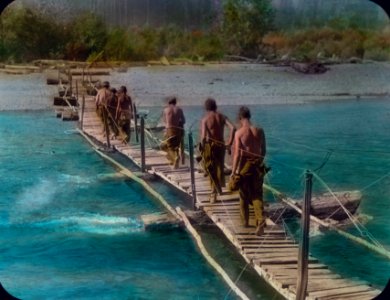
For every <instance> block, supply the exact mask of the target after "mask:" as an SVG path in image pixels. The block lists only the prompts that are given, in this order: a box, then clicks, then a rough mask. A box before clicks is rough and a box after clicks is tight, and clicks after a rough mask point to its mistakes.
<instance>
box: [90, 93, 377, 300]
mask: <svg viewBox="0 0 390 300" xmlns="http://www.w3.org/2000/svg"><path fill="white" fill-rule="evenodd" d="M94 105H95V104H94V98H93V97H86V106H87V107H91V109H88V110H85V115H84V132H85V133H86V134H87V135H89V136H91V137H93V138H94V139H95V140H97V141H99V142H100V143H101V144H103V145H104V144H105V143H106V137H104V135H103V131H102V129H103V127H102V124H101V121H100V120H99V119H98V117H97V115H96V112H95V110H94V109H92V108H94ZM132 138H134V136H133V137H132ZM111 144H112V145H114V147H115V149H116V150H117V151H118V152H120V153H122V154H123V155H124V156H126V157H128V158H130V159H131V160H132V161H133V162H134V163H135V164H136V165H138V166H140V165H141V151H140V146H139V145H137V144H130V145H129V144H126V143H123V141H118V140H112V141H111ZM145 154H146V164H147V169H148V172H150V173H152V174H155V175H157V176H159V177H160V178H162V179H163V180H164V181H166V182H168V183H169V184H171V185H172V186H174V187H175V188H177V189H179V190H181V191H184V192H185V193H187V194H188V195H190V196H191V193H192V189H191V175H190V169H189V165H188V164H186V165H181V166H180V167H179V168H178V169H172V166H170V165H169V164H168V161H167V158H166V154H165V153H164V152H163V151H160V150H157V149H152V148H146V150H145ZM187 161H188V160H187ZM197 168H198V167H197ZM200 169H201V168H199V170H200ZM195 180H196V191H197V194H196V198H197V201H198V202H197V204H196V205H197V207H198V208H199V209H202V210H203V211H204V212H205V214H207V215H208V217H209V218H210V220H212V221H213V222H214V223H215V225H216V226H218V227H219V228H220V229H221V231H222V232H223V233H224V235H225V236H226V238H227V239H229V240H230V241H231V242H232V244H233V245H234V246H235V247H236V248H237V251H238V252H239V253H240V254H241V255H242V256H243V258H244V259H245V260H246V261H247V262H248V263H250V264H252V265H253V267H254V269H255V270H256V271H257V272H258V273H259V274H260V275H261V276H263V277H264V278H265V279H266V280H267V281H268V282H269V283H270V284H271V285H272V286H273V287H274V288H276V289H277V290H278V291H279V292H280V293H281V294H282V295H283V296H285V297H286V298H288V299H295V297H296V296H295V293H296V284H297V273H298V266H297V265H298V245H297V243H296V242H295V241H294V240H293V239H292V238H291V237H289V236H288V234H287V233H286V231H285V229H284V228H283V227H282V226H279V225H276V224H274V223H273V222H272V221H271V220H270V219H267V227H266V228H265V233H264V235H262V236H260V237H258V236H256V235H255V234H254V232H255V221H254V213H253V209H251V210H250V222H249V225H250V226H249V227H244V226H242V223H241V217H240V204H239V196H238V193H231V192H229V191H227V190H226V188H224V189H223V194H222V195H218V196H217V200H216V202H215V203H210V200H209V194H210V182H209V179H208V178H207V177H205V176H204V174H203V173H201V172H195ZM308 273H309V282H308V295H309V298H310V299H324V300H325V299H327V300H336V299H367V300H368V299H372V298H373V297H374V296H376V295H378V294H379V292H380V291H378V290H375V289H374V288H372V287H370V286H369V285H368V284H365V283H361V282H357V281H352V280H348V279H343V278H342V277H341V276H340V275H338V274H335V273H333V272H332V271H331V270H329V269H328V267H327V266H326V265H324V264H321V263H320V262H319V261H318V260H317V259H316V258H314V257H310V258H309V266H308Z"/></svg>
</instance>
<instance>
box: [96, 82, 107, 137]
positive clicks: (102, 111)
mask: <svg viewBox="0 0 390 300" xmlns="http://www.w3.org/2000/svg"><path fill="white" fill-rule="evenodd" d="M110 98H111V91H110V83H109V82H108V81H104V82H103V85H102V88H101V89H99V91H98V93H97V95H96V97H95V104H96V113H97V115H98V116H99V118H100V120H101V121H102V122H103V126H104V127H103V132H104V134H105V133H106V132H105V131H106V130H105V122H107V118H108V113H107V104H108V100H109V99H110Z"/></svg>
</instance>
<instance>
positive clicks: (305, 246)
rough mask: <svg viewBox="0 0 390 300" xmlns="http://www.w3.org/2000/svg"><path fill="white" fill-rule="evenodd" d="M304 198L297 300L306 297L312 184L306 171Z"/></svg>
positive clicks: (302, 299) (311, 176) (311, 179)
mask: <svg viewBox="0 0 390 300" xmlns="http://www.w3.org/2000/svg"><path fill="white" fill-rule="evenodd" d="M305 176H306V182H305V199H304V203H303V206H302V221H301V227H302V229H301V243H300V245H299V257H298V280H297V297H296V299H297V300H304V299H306V290H307V282H308V262H309V231H310V202H311V191H312V184H313V174H312V173H311V172H310V171H306V174H305Z"/></svg>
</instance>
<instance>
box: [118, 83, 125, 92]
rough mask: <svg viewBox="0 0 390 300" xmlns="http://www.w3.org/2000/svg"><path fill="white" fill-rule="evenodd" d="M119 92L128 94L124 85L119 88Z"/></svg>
mask: <svg viewBox="0 0 390 300" xmlns="http://www.w3.org/2000/svg"><path fill="white" fill-rule="evenodd" d="M118 92H119V93H123V94H126V93H127V88H126V87H125V86H124V85H122V86H121V87H120V88H119V90H118Z"/></svg>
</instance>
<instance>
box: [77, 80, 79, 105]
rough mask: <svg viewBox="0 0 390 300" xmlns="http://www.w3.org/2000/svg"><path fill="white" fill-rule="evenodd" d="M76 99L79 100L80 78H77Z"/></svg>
mask: <svg viewBox="0 0 390 300" xmlns="http://www.w3.org/2000/svg"><path fill="white" fill-rule="evenodd" d="M76 99H77V101H78V100H79V84H78V80H76Z"/></svg>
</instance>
